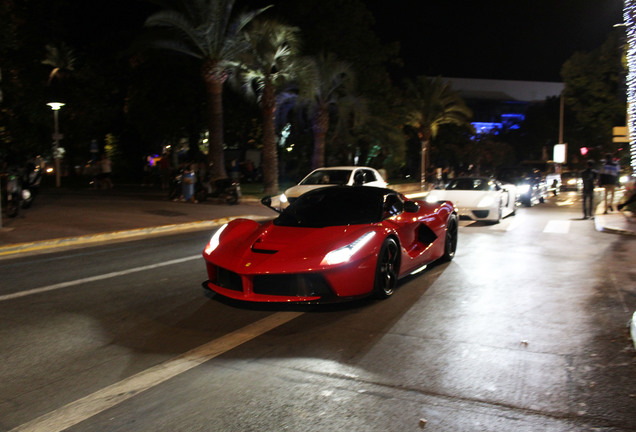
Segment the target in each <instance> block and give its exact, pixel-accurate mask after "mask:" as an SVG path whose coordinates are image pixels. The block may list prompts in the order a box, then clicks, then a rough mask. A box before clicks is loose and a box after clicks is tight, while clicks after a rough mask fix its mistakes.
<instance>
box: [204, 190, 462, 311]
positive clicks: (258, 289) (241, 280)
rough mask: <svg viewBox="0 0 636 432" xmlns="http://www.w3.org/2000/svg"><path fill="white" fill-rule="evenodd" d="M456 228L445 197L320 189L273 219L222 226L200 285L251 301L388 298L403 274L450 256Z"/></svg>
mask: <svg viewBox="0 0 636 432" xmlns="http://www.w3.org/2000/svg"><path fill="white" fill-rule="evenodd" d="M262 202H263V204H265V205H267V206H270V204H271V200H270V198H264V199H263V200H262ZM274 210H275V209H274ZM457 230H458V223H457V211H456V209H455V207H454V206H453V204H452V203H450V202H448V201H442V202H439V203H434V204H431V203H426V202H424V201H414V200H409V199H407V198H406V197H404V196H403V195H402V194H400V193H398V192H395V191H393V190H390V189H384V188H376V187H355V186H334V187H326V188H320V189H315V190H312V191H310V192H307V193H305V194H303V195H301V196H300V197H299V198H298V199H297V200H296V201H295V202H294V203H293V204H292V205H290V206H289V207H287V208H286V209H285V210H283V211H282V212H281V213H280V215H279V216H278V217H277V218H276V219H274V220H272V221H268V222H265V223H258V222H255V221H253V220H249V219H236V220H233V221H232V222H230V223H228V224H226V225H223V226H222V227H221V228H219V229H218V230H217V231H216V232H215V233H214V235H213V236H212V239H211V240H210V242H209V243H208V245H207V247H206V248H205V251H204V252H203V258H204V259H205V262H206V266H207V272H208V277H209V280H208V281H206V282H204V283H203V287H204V288H205V289H206V290H211V291H213V292H215V293H218V294H221V295H223V296H226V297H230V298H233V299H238V300H246V301H254V302H332V301H340V300H350V299H354V298H358V297H363V296H368V295H374V296H375V297H377V298H380V299H384V298H387V297H389V296H391V295H392V294H393V292H394V290H395V288H396V286H397V281H398V279H399V278H400V277H403V276H406V275H409V274H411V273H414V272H416V271H419V270H422V269H423V268H424V267H425V266H426V265H427V264H429V263H432V262H433V261H436V260H440V259H441V260H451V259H452V258H453V256H454V255H455V249H456V247H457Z"/></svg>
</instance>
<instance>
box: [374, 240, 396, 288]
mask: <svg viewBox="0 0 636 432" xmlns="http://www.w3.org/2000/svg"><path fill="white" fill-rule="evenodd" d="M399 266H400V248H399V246H398V244H397V243H396V241H395V240H394V239H392V238H391V237H389V238H387V239H386V240H384V243H382V247H381V248H380V253H379V254H378V261H377V264H376V266H375V279H374V283H373V295H374V296H375V298H377V299H380V300H384V299H387V298H389V297H391V295H393V292H394V291H395V288H396V286H397V279H398V271H399Z"/></svg>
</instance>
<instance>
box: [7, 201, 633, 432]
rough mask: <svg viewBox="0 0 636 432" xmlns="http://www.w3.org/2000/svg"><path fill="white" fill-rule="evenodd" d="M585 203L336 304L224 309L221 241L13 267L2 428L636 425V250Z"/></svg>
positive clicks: (75, 255) (512, 220) (565, 206)
mask: <svg viewBox="0 0 636 432" xmlns="http://www.w3.org/2000/svg"><path fill="white" fill-rule="evenodd" d="M579 207H580V206H579V203H578V202H577V200H576V197H574V195H568V194H562V195H560V196H559V197H558V200H557V199H554V198H553V199H552V200H551V201H550V202H548V203H545V204H542V205H539V206H536V207H533V208H521V209H519V211H518V212H517V214H516V215H515V216H512V217H509V218H506V219H505V220H504V221H502V223H500V224H498V225H485V224H481V223H467V222H462V226H461V228H460V240H459V246H458V253H457V256H456V258H455V260H453V261H452V262H451V263H448V264H443V265H437V266H432V267H430V268H429V269H427V270H426V271H425V272H423V273H420V274H418V275H417V276H413V277H409V278H407V279H405V280H403V281H402V282H401V284H400V287H399V289H398V291H397V292H396V293H395V295H394V296H393V297H392V298H390V299H388V300H386V301H374V300H364V301H359V302H354V303H347V304H342V305H332V306H319V307H317V306H280V305H278V306H271V305H270V306H267V305H246V304H240V303H235V302H231V301H227V300H224V299H222V298H218V297H217V298H214V299H208V298H207V297H205V296H204V295H203V292H202V288H201V286H200V284H201V282H202V281H203V280H204V279H205V278H206V275H205V269H204V265H203V261H202V258H201V257H200V254H201V250H202V249H203V247H204V245H205V243H206V242H207V240H208V238H209V237H210V234H211V233H210V232H206V231H200V232H187V233H181V234H177V235H170V236H163V237H154V238H150V239H147V240H138V241H131V242H120V243H114V244H103V245H100V246H97V247H89V248H82V249H75V250H69V251H63V252H58V253H50V254H46V255H39V256H24V257H16V258H10V259H5V260H3V261H0V281H1V282H0V356H1V360H2V361H0V430H34V431H47V432H49V431H54V430H70V431H282V430H289V431H342V430H346V431H417V430H422V429H424V430H431V431H538V430H545V431H582V430H602V431H633V430H636V356H635V352H634V348H633V346H632V345H631V340H630V337H629V333H628V323H629V318H630V315H631V313H633V311H634V310H636V289H635V288H634V280H636V270H635V269H634V266H633V263H634V256H636V239H635V238H634V237H628V236H617V235H608V234H603V233H599V232H597V231H596V230H595V229H594V225H593V221H590V220H580V210H579Z"/></svg>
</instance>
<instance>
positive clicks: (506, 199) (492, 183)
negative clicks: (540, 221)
mask: <svg viewBox="0 0 636 432" xmlns="http://www.w3.org/2000/svg"><path fill="white" fill-rule="evenodd" d="M445 200H447V201H451V202H452V203H453V204H455V206H456V207H457V211H458V214H459V216H460V218H465V219H472V220H475V221H488V222H494V223H498V222H499V221H500V220H501V219H502V218H504V217H506V216H508V215H513V214H515V211H516V209H517V187H516V186H515V185H514V184H511V183H502V182H500V181H498V180H495V179H491V178H487V177H458V178H456V179H453V180H451V181H450V182H449V183H448V184H447V185H446V186H445V187H444V189H434V190H432V191H431V192H429V194H428V195H427V197H426V201H428V202H430V203H435V202H438V201H445Z"/></svg>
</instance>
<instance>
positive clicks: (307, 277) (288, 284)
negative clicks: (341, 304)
mask: <svg viewBox="0 0 636 432" xmlns="http://www.w3.org/2000/svg"><path fill="white" fill-rule="evenodd" d="M254 293H255V294H263V295H275V296H288V297H316V296H319V297H322V298H323V299H324V298H326V297H330V296H331V295H332V291H331V288H329V284H328V283H327V281H326V280H325V278H324V277H322V275H319V274H288V275H261V276H256V277H254Z"/></svg>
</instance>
